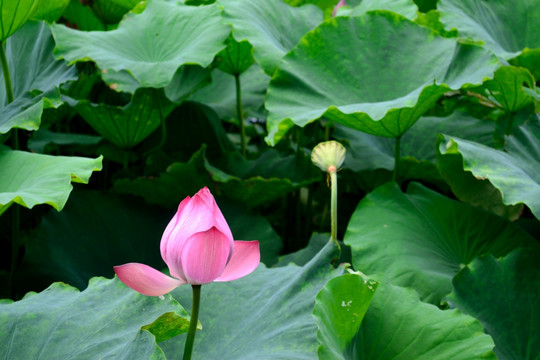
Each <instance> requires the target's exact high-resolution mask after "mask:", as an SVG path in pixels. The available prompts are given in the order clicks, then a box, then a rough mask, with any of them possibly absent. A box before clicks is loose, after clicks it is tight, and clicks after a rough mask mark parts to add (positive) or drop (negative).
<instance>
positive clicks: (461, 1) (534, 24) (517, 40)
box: [438, 0, 540, 59]
mask: <svg viewBox="0 0 540 360" xmlns="http://www.w3.org/2000/svg"><path fill="white" fill-rule="evenodd" d="M438 9H439V10H440V12H441V21H442V23H443V24H444V25H445V26H446V28H447V29H448V30H449V29H450V28H456V29H457V30H458V31H459V34H460V35H461V36H463V37H469V38H472V39H474V40H481V41H483V42H484V43H485V47H486V48H488V49H489V50H491V51H493V52H494V53H495V54H497V56H501V57H503V58H506V59H509V58H513V57H515V56H517V55H519V54H520V52H521V51H522V50H523V49H525V48H529V49H535V48H540V33H539V32H538V31H537V29H538V24H540V3H539V2H538V1H536V0H517V1H514V2H512V8H511V9H509V8H508V3H507V2H506V1H505V0H491V1H482V0H440V1H439V5H438ZM509 10H510V11H509Z"/></svg>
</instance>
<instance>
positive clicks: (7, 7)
mask: <svg viewBox="0 0 540 360" xmlns="http://www.w3.org/2000/svg"><path fill="white" fill-rule="evenodd" d="M39 2H40V0H11V1H2V2H1V3H0V14H1V17H0V20H1V21H2V22H1V23H0V30H1V35H0V42H3V41H4V40H6V39H7V38H8V37H10V36H11V35H12V34H13V33H14V32H15V31H17V30H18V29H19V28H20V27H21V26H23V25H24V23H25V22H26V21H27V20H28V19H29V18H30V16H32V12H33V11H34V9H35V8H36V6H37V5H38V4H39Z"/></svg>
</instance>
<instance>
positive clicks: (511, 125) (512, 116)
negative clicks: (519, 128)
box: [505, 112, 514, 136]
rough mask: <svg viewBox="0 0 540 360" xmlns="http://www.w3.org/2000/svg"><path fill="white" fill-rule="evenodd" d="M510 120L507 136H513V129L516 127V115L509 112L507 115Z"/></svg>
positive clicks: (507, 125) (507, 124)
mask: <svg viewBox="0 0 540 360" xmlns="http://www.w3.org/2000/svg"><path fill="white" fill-rule="evenodd" d="M507 117H508V119H507V122H506V132H505V135H507V136H508V135H511V134H512V127H513V126H514V113H513V112H509V113H508V115H507Z"/></svg>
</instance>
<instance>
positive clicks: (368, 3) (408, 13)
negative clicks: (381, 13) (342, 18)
mask: <svg viewBox="0 0 540 360" xmlns="http://www.w3.org/2000/svg"><path fill="white" fill-rule="evenodd" d="M372 10H388V11H392V12H395V13H396V14H400V15H403V16H405V17H406V18H407V19H409V20H413V19H414V18H416V12H417V11H418V8H417V7H416V5H415V4H414V2H413V1H411V0H362V1H361V2H360V4H358V5H357V6H355V7H354V8H353V9H351V11H350V12H348V13H347V15H348V16H360V15H362V14H365V13H366V12H368V11H372ZM338 14H339V13H338Z"/></svg>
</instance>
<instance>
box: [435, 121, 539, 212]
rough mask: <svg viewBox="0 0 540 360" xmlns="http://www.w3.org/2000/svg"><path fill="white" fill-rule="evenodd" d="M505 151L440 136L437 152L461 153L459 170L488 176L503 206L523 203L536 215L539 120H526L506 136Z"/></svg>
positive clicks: (483, 176)
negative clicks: (461, 158)
mask: <svg viewBox="0 0 540 360" xmlns="http://www.w3.org/2000/svg"><path fill="white" fill-rule="evenodd" d="M505 147H506V151H501V150H495V149H493V148H489V147H487V146H483V145H481V144H477V143H474V142H471V141H467V140H463V139H460V138H458V137H454V136H447V135H442V136H441V137H440V140H439V151H440V153H441V155H447V154H448V155H452V154H458V153H459V154H461V155H462V156H463V165H462V166H463V169H464V170H466V171H470V172H471V173H472V174H473V175H474V176H475V177H476V178H477V179H481V180H483V179H488V180H489V181H490V182H491V183H492V184H493V186H495V187H496V188H497V189H498V190H499V191H500V192H501V194H502V201H503V203H504V204H506V205H515V204H519V203H523V204H526V205H527V206H528V207H529V208H530V209H531V211H532V213H533V214H534V215H535V216H536V218H540V123H539V122H538V121H531V122H527V123H525V124H524V125H522V126H519V127H518V129H517V130H516V131H515V132H514V134H513V135H512V136H509V137H507V138H506V146H505Z"/></svg>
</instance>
